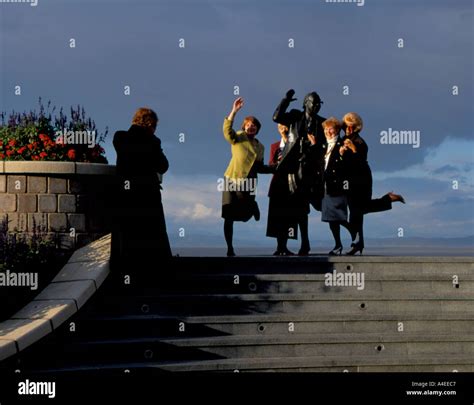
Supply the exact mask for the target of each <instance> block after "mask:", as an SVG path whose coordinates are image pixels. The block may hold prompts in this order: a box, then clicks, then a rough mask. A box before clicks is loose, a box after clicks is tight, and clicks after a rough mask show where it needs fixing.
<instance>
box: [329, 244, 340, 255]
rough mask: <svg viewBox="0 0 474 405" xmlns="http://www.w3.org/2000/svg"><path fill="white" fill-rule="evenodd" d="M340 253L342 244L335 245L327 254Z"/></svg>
mask: <svg viewBox="0 0 474 405" xmlns="http://www.w3.org/2000/svg"><path fill="white" fill-rule="evenodd" d="M341 254H342V245H340V246H335V247H334V249H333V250H331V251H330V252H329V253H328V255H329V256H337V255H339V256H340V255H341Z"/></svg>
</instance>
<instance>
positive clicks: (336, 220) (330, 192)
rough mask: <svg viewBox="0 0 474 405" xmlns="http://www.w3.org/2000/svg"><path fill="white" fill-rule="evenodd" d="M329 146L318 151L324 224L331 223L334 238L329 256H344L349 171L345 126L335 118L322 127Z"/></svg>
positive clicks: (318, 172)
mask: <svg viewBox="0 0 474 405" xmlns="http://www.w3.org/2000/svg"><path fill="white" fill-rule="evenodd" d="M322 126H323V129H324V135H325V137H326V142H325V143H324V144H322V145H319V147H318V159H317V164H316V168H317V169H316V173H317V178H318V179H320V181H319V184H320V187H321V191H320V194H321V195H322V196H323V197H322V201H321V220H322V221H323V222H328V223H329V228H330V229H331V232H332V235H333V237H334V243H335V244H334V248H333V249H332V250H331V251H330V252H329V255H340V254H341V253H342V242H341V225H342V226H344V227H345V228H349V224H348V222H347V196H346V191H347V169H346V162H345V160H344V159H343V158H342V156H341V154H340V151H341V148H342V146H343V143H342V139H341V138H340V137H339V132H340V131H341V127H342V123H341V122H340V121H339V120H338V119H337V118H334V117H331V118H328V119H327V120H326V121H324V122H323V123H322Z"/></svg>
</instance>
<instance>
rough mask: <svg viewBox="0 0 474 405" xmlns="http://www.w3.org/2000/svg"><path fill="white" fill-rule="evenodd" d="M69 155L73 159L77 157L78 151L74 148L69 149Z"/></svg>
mask: <svg viewBox="0 0 474 405" xmlns="http://www.w3.org/2000/svg"><path fill="white" fill-rule="evenodd" d="M67 157H68V158H69V159H71V160H74V159H75V158H76V151H75V150H74V149H69V150H68V151H67Z"/></svg>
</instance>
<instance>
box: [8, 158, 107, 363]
mask: <svg viewBox="0 0 474 405" xmlns="http://www.w3.org/2000/svg"><path fill="white" fill-rule="evenodd" d="M26 163H29V162H26ZM110 245H111V235H110V234H109V235H106V236H104V237H102V238H100V239H98V240H96V241H94V242H92V243H90V244H89V245H87V246H84V247H83V248H81V249H78V250H76V251H75V252H74V254H73V255H72V256H71V258H70V259H69V261H68V263H67V264H66V265H65V266H64V267H63V268H62V269H61V270H60V271H59V273H58V275H57V276H56V277H55V278H54V279H53V281H52V282H51V283H50V284H49V285H48V286H47V287H46V288H45V289H44V290H43V291H42V292H41V293H40V294H39V295H37V296H36V297H35V298H34V299H33V300H32V301H31V302H30V303H29V304H27V305H26V306H25V307H24V308H23V309H21V310H20V311H18V312H17V313H16V314H15V315H13V316H12V317H11V319H9V320H7V321H4V322H0V361H1V360H4V359H6V358H7V357H10V356H12V355H15V354H16V353H18V352H20V351H21V350H23V349H25V348H26V347H28V346H30V345H31V344H33V343H35V342H36V341H38V340H40V339H41V338H42V337H44V336H46V335H47V334H49V333H51V332H52V331H53V330H54V329H56V328H58V327H59V326H60V325H61V324H62V323H63V322H65V321H66V320H67V319H69V318H70V317H71V316H72V315H73V314H75V313H76V312H77V311H78V310H79V308H81V307H82V306H83V305H84V304H85V303H86V302H87V300H88V299H89V298H90V297H91V296H92V295H93V294H94V293H95V292H96V291H97V289H98V288H99V287H100V285H101V284H102V283H103V282H104V280H105V279H106V277H107V275H108V274H109V271H110V268H109V258H110Z"/></svg>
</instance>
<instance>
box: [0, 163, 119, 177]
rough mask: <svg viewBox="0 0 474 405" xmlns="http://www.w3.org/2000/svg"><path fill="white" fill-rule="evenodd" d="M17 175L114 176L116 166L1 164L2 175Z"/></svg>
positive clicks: (89, 164) (99, 164)
mask: <svg viewBox="0 0 474 405" xmlns="http://www.w3.org/2000/svg"><path fill="white" fill-rule="evenodd" d="M16 173H34V174H48V173H51V174H91V175H94V174H95V175H114V174H115V166H114V165H107V164H103V163H75V162H31V161H21V162H16V161H1V162H0V174H16Z"/></svg>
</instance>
